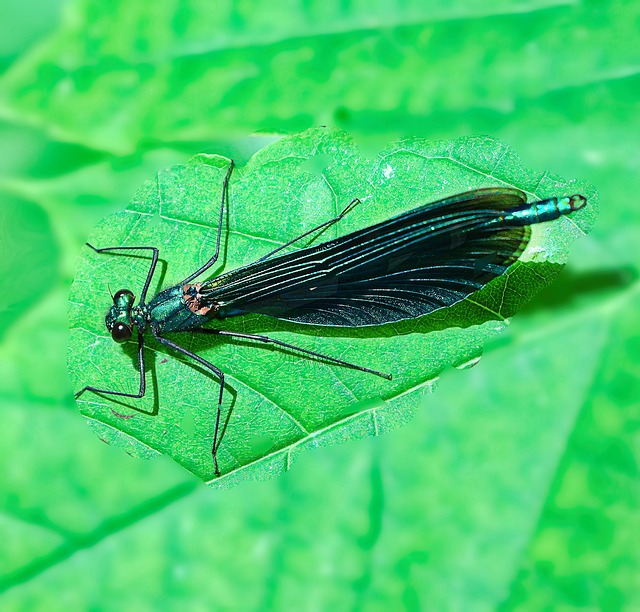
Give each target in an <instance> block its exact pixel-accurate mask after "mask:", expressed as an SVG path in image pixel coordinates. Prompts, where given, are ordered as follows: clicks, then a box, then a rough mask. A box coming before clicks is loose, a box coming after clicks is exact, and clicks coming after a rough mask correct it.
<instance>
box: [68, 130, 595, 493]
mask: <svg viewBox="0 0 640 612" xmlns="http://www.w3.org/2000/svg"><path fill="white" fill-rule="evenodd" d="M227 166H228V160H226V159H224V158H220V157H216V156H205V155H201V156H197V157H195V158H194V159H193V160H191V162H190V163H189V164H187V165H186V166H179V167H175V168H173V169H171V170H169V171H165V172H161V173H159V174H158V176H157V179H155V180H153V181H149V182H148V183H146V184H145V185H144V186H143V187H142V188H141V189H140V190H139V191H138V193H137V194H136V195H135V196H134V198H133V200H132V202H131V204H130V206H129V208H128V210H127V211H126V212H124V213H120V214H117V215H114V216H112V217H109V218H107V219H105V220H104V221H103V222H102V223H101V224H100V225H99V226H98V227H97V228H96V230H95V232H94V233H93V234H92V236H91V238H90V241H91V243H92V244H95V245H97V246H113V245H154V246H157V247H159V248H160V251H161V254H162V258H163V260H164V261H166V267H164V266H163V268H162V273H161V274H160V275H159V278H158V279H157V280H156V285H155V286H154V287H152V289H154V290H156V289H159V288H160V287H161V286H162V287H164V286H169V285H171V284H173V283H175V282H178V281H179V280H180V279H181V278H184V277H186V276H187V275H188V274H189V273H190V272H192V271H193V270H194V269H196V268H197V267H199V266H200V265H201V264H202V263H203V262H204V261H206V259H207V258H208V257H209V256H210V253H211V252H212V249H213V245H214V241H215V236H216V228H215V227H213V226H212V220H213V219H215V218H216V216H217V210H218V206H219V204H218V201H219V198H220V191H221V182H222V179H223V177H224V174H225V172H226V169H227ZM490 185H493V186H495V185H509V186H516V187H519V188H521V189H523V190H524V191H526V192H527V193H528V194H529V195H530V196H531V197H532V198H544V197H549V196H551V195H558V194H563V195H564V194H569V193H575V192H582V193H584V194H585V195H586V196H587V197H588V198H589V201H590V206H589V207H587V209H585V210H583V211H580V213H578V214H575V215H573V216H572V217H571V218H562V219H560V220H558V221H557V222H554V223H549V224H543V225H540V226H536V227H535V228H534V232H533V236H532V240H531V242H530V244H529V246H528V248H527V250H526V251H525V253H524V254H523V256H522V258H521V261H520V262H518V263H517V264H515V265H514V266H513V267H512V268H511V269H510V270H509V272H508V273H507V274H506V275H505V276H504V277H502V278H500V279H496V281H494V282H493V283H491V284H490V285H488V286H487V287H486V288H485V289H483V290H482V291H480V292H477V293H476V294H474V295H473V296H471V297H470V298H468V299H467V300H465V301H463V302H461V303H459V304H457V305H456V306H454V307H453V308H450V309H446V310H441V311H438V312H436V313H433V314H432V315H428V316H426V317H422V318H421V319H418V320H411V321H405V322H401V323H398V324H393V325H386V326H381V327H377V328H365V329H356V330H352V331H351V330H347V331H345V330H337V329H333V330H328V329H323V328H314V327H309V326H304V325H295V324H287V323H283V322H280V321H277V320H275V319H271V318H268V317H258V316H255V317H241V318H237V319H230V320H227V321H224V322H222V324H221V327H224V328H226V329H235V330H240V331H245V332H251V333H254V332H259V333H268V334H269V335H271V336H272V337H274V338H278V339H281V340H284V341H287V342H290V343H292V344H295V345H299V346H301V347H303V348H306V349H310V350H313V351H317V352H321V353H325V354H328V355H333V356H336V357H339V358H340V359H343V360H347V361H350V362H353V363H358V364H361V365H364V366H366V367H369V368H373V369H377V370H379V371H389V370H390V371H391V372H392V373H393V376H394V379H393V381H392V382H389V381H385V380H382V379H378V378H375V377H373V376H371V375H367V374H363V373H361V372H356V371H354V370H349V369H347V368H341V367H337V366H330V365H327V364H323V363H319V362H318V361H314V360H311V359H302V358H300V357H299V356H297V355H293V354H290V353H286V352H282V351H273V350H266V349H264V348H263V347H256V346H250V343H237V342H228V343H220V342H219V341H215V342H212V341H211V340H209V339H205V340H202V338H201V337H200V336H193V337H192V336H191V335H190V334H183V335H182V336H181V340H180V343H181V344H182V345H183V346H185V347H187V348H189V349H190V350H193V351H195V352H197V353H198V354H199V355H201V356H203V357H204V358H205V359H207V360H209V361H211V362H212V363H215V364H216V365H217V366H218V367H219V368H220V369H222V370H223V372H225V375H226V376H227V384H228V388H227V392H226V393H225V409H226V410H227V411H229V415H230V416H229V425H228V428H227V431H226V433H225V436H224V439H223V442H222V445H221V447H220V451H219V460H220V463H221V469H222V471H223V474H224V477H223V478H220V479H217V480H215V481H213V464H212V460H211V436H212V428H213V419H214V414H215V399H214V398H215V394H216V389H215V383H214V382H212V381H211V379H210V378H209V377H206V376H203V374H202V373H201V372H199V371H198V370H197V368H194V366H193V364H190V363H185V361H184V359H182V358H181V357H179V355H177V354H172V353H166V351H164V350H162V349H161V347H160V346H159V345H157V344H155V343H154V342H149V349H150V350H148V351H147V355H148V360H149V362H150V363H149V365H148V368H149V376H150V379H151V380H152V381H153V383H152V384H151V385H150V387H151V388H150V391H149V393H148V394H147V396H146V397H145V398H144V399H143V400H140V401H138V400H136V403H135V406H136V407H138V408H143V409H144V410H146V411H147V412H149V413H155V412H157V415H156V414H153V415H151V414H150V415H143V414H140V413H139V412H136V411H133V410H131V408H130V407H129V406H130V405H131V402H127V401H117V402H114V401H110V400H108V399H106V398H103V397H99V396H97V395H94V394H89V393H85V394H84V395H83V396H82V397H81V398H80V400H79V404H80V407H81V411H82V413H83V414H84V415H85V416H86V417H87V418H88V419H89V421H90V422H91V424H92V426H93V427H94V428H95V429H96V430H97V431H98V432H99V434H100V436H101V437H102V438H104V439H107V440H109V441H110V442H111V443H114V444H117V445H121V446H124V447H126V448H127V449H128V450H129V452H133V453H137V454H140V455H142V456H150V455H152V454H154V453H163V454H167V455H169V456H170V457H172V458H173V459H175V460H176V461H177V462H178V463H180V464H181V465H183V466H184V467H185V468H186V469H188V470H189V471H191V472H193V473H194V474H196V475H197V476H199V477H200V478H202V479H204V480H206V481H213V483H214V484H216V485H217V486H223V485H228V484H231V483H232V482H235V481H237V480H238V479H239V478H246V477H249V476H250V477H253V478H262V477H266V476H270V475H273V474H278V473H281V472H282V471H284V470H286V469H288V467H289V466H290V464H291V462H292V460H293V459H294V458H295V457H296V456H297V455H298V453H299V452H300V451H301V450H302V449H304V448H313V447H318V446H324V445H326V444H330V443H335V442H338V441H343V440H350V439H356V438H359V437H362V436H365V435H379V434H381V433H384V432H385V431H388V430H390V429H393V428H395V427H398V426H399V425H401V424H403V423H405V422H406V421H407V420H409V418H410V417H411V415H412V411H413V407H414V406H416V405H418V403H419V401H420V400H419V398H422V397H424V396H425V394H428V392H429V391H430V389H431V388H432V386H433V384H434V383H435V381H436V380H437V378H438V377H439V375H440V373H441V372H442V371H443V370H444V369H445V368H446V367H448V366H451V365H454V366H458V367H464V366H465V365H467V364H472V363H475V361H476V360H477V358H479V356H480V355H481V352H482V345H483V343H484V342H485V341H486V340H487V339H489V338H491V337H493V336H495V334H497V333H498V332H499V331H501V330H502V329H503V328H504V326H505V324H506V318H507V317H509V316H511V315H512V314H513V313H514V312H516V311H517V310H518V309H519V308H520V307H522V305H524V304H525V303H526V302H527V301H528V299H529V298H530V297H531V296H532V295H533V294H534V293H535V292H536V291H537V290H539V289H540V288H541V287H543V286H544V285H545V284H546V283H547V282H548V281H549V280H550V279H552V278H553V277H554V276H555V274H556V273H557V271H558V269H559V268H560V267H561V264H562V263H563V262H564V261H565V259H566V256H567V251H568V247H569V244H570V243H571V241H572V240H573V239H574V238H576V237H578V236H580V235H581V234H582V233H584V232H585V231H586V230H587V229H588V228H589V227H590V225H591V223H592V222H593V219H594V215H595V210H596V207H595V203H594V193H593V190H592V188H591V187H590V186H588V185H586V184H578V183H576V182H567V181H563V180H561V179H559V178H558V177H554V176H551V175H549V174H547V173H544V172H543V173H539V172H538V173H536V172H531V171H527V170H526V169H524V168H523V167H522V165H521V163H520V161H519V160H518V158H517V156H516V155H515V154H514V153H513V152H512V151H511V150H510V149H509V148H508V147H506V145H504V144H502V143H499V142H497V141H495V140H492V139H489V138H463V139H460V140H457V141H453V142H449V143H446V142H435V143H430V142H428V141H425V140H421V139H407V140H404V141H401V142H397V143H394V144H392V145H390V146H389V147H388V148H387V149H386V150H385V151H383V152H381V153H380V155H379V156H378V157H377V158H375V159H373V160H367V159H365V158H363V157H362V156H361V155H360V153H359V152H358V149H357V148H356V146H355V145H354V144H353V142H352V141H351V140H350V139H349V137H348V136H347V135H346V134H344V133H342V132H338V131H332V130H324V129H315V130H309V131H307V132H304V133H302V134H299V135H297V136H292V137H289V138H286V139H283V140H281V141H279V142H277V143H275V144H273V145H271V146H270V147H268V148H266V149H264V150H262V151H260V152H259V153H258V154H256V155H255V156H254V157H253V158H252V159H251V160H250V162H249V163H248V164H247V166H246V167H245V168H240V169H238V170H236V171H235V172H234V174H233V177H232V182H231V187H230V221H229V232H228V236H227V241H226V247H225V254H226V257H225V259H224V262H223V263H221V265H220V266H218V268H217V270H216V271H215V272H216V273H217V272H219V271H221V270H222V269H223V267H224V269H233V268H236V267H238V266H240V265H243V264H246V263H249V262H251V261H253V260H255V259H256V258H258V257H260V256H262V255H265V254H266V253H268V252H269V251H271V250H272V249H273V248H274V247H276V246H278V245H281V244H283V243H285V242H287V241H288V240H290V239H291V238H293V237H295V236H297V235H300V234H301V233H303V232H304V231H306V230H308V229H310V228H311V227H313V226H315V225H317V224H319V223H321V222H322V221H326V220H327V219H329V218H332V217H333V216H335V215H336V213H337V212H338V211H339V210H341V209H342V208H344V206H346V204H347V203H348V202H349V201H350V200H351V199H352V198H353V197H359V198H360V199H361V200H362V204H361V205H360V206H358V207H357V208H356V209H355V210H354V211H352V212H351V213H350V214H349V215H347V217H345V218H344V219H343V220H342V221H341V222H340V223H339V224H336V225H335V226H333V227H332V228H331V229H330V231H328V232H325V234H324V235H323V237H322V239H326V238H328V237H329V234H330V233H333V235H339V234H344V233H348V232H350V231H353V230H355V229H357V228H360V227H363V226H367V225H370V224H372V223H374V222H377V221H381V220H383V219H386V218H389V217H391V216H393V215H394V214H397V213H399V212H401V211H404V210H409V209H411V208H414V207H416V206H418V205H420V204H423V203H425V202H429V201H433V200H436V199H439V198H441V197H444V196H446V195H451V194H454V193H458V192H462V191H466V190H469V189H473V188H477V187H482V186H490ZM140 255H141V256H139V257H137V258H135V257H134V258H132V257H126V256H105V255H100V254H96V253H93V252H90V253H86V254H85V257H84V258H83V259H82V261H81V264H80V267H79V270H78V273H77V276H76V280H75V282H74V285H73V288H72V291H71V296H70V320H71V328H72V330H71V344H70V357H69V368H70V372H71V374H72V378H73V379H74V384H75V387H76V389H80V388H81V387H83V386H84V385H86V384H90V385H94V386H98V387H101V388H107V389H114V390H120V391H122V390H126V391H128V392H131V391H133V390H135V389H137V384H138V383H137V372H136V369H135V367H136V351H135V347H134V346H133V343H129V344H128V345H126V346H125V348H124V350H123V349H122V348H121V347H119V346H117V345H115V344H114V343H113V341H112V340H111V338H110V336H109V334H108V333H107V331H106V329H105V328H104V319H103V317H104V312H105V310H106V308H107V307H108V305H109V303H110V299H109V290H111V291H115V290H116V289H119V288H121V287H129V288H132V289H133V290H134V292H138V293H139V291H140V287H141V284H142V283H143V281H144V278H145V275H146V269H147V268H148V258H145V257H144V256H143V254H142V252H141V253H140ZM176 338H177V336H176ZM185 423H186V424H187V425H185ZM192 429H193V430H194V431H195V433H194V434H193V435H192V432H191V431H190V430H192Z"/></svg>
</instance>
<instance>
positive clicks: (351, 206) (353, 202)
mask: <svg viewBox="0 0 640 612" xmlns="http://www.w3.org/2000/svg"><path fill="white" fill-rule="evenodd" d="M358 204H360V200H359V199H358V198H354V199H353V200H351V202H350V203H349V205H348V206H347V207H346V208H345V209H344V210H343V211H342V212H341V213H340V214H339V215H338V216H337V217H334V218H333V219H329V221H325V222H324V223H321V224H320V225H318V226H317V227H314V228H313V229H310V230H309V231H307V232H305V233H304V234H301V235H300V236H298V237H297V238H294V239H293V240H289V242H287V243H286V244H283V245H282V246H279V247H278V248H277V249H274V250H273V251H271V252H270V253H267V254H266V255H265V256H264V257H261V258H260V259H258V260H257V261H264V260H265V259H269V258H270V257H273V256H274V255H275V254H276V253H278V252H280V251H282V249H286V248H287V247H288V246H290V245H292V244H293V243H294V242H298V240H302V239H303V238H306V237H307V236H309V234H313V232H317V231H318V230H322V229H325V228H327V227H329V226H330V225H333V224H334V223H337V222H338V221H340V219H342V217H344V216H345V215H346V214H347V213H348V212H351V210H353V209H354V208H355V207H356V206H357V205H358Z"/></svg>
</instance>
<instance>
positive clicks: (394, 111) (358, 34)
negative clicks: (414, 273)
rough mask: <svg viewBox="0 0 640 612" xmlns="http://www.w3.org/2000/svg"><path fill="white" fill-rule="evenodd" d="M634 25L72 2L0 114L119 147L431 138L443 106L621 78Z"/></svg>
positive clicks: (622, 12) (457, 7) (533, 7)
mask: <svg viewBox="0 0 640 612" xmlns="http://www.w3.org/2000/svg"><path fill="white" fill-rule="evenodd" d="M621 5H623V6H624V9H623V8H622V7H621ZM330 7H332V8H330ZM510 13H511V14H510ZM489 15H498V16H494V17H493V18H491V19H488V18H487V16H489ZM483 17H485V18H484V19H483ZM637 19H638V6H637V5H635V4H629V3H622V2H611V3H607V4H606V5H605V6H602V5H601V4H600V3H595V2H592V3H573V2H567V1H565V0H532V1H529V2H518V3H514V2H507V1H505V0H500V2H493V3H491V4H489V3H479V2H477V0H466V1H460V2H455V3H450V2H443V1H439V2H437V3H433V2H430V3H428V4H426V3H424V2H418V1H417V0H412V1H411V2H393V3H388V2H383V1H379V2H376V3H363V2H360V3H348V4H347V5H346V6H344V5H342V4H340V3H338V4H337V5H333V4H331V5H328V4H326V3H320V4H317V5H316V3H309V2H301V1H292V2H287V3H285V4H282V5H274V6H271V5H270V6H269V7H268V9H265V8H258V7H257V6H256V4H255V3H247V4H246V5H245V4H242V5H237V3H234V2H232V1H231V0H227V1H226V2H216V3H195V2H194V3H191V4H187V5H185V7H183V8H180V9H179V8H177V7H176V6H175V5H174V4H173V3H161V4H157V5H155V6H154V7H150V6H149V3H148V2H144V1H141V0H137V1H131V0H111V1H110V2H100V3H92V2H82V3H80V2H78V3H77V4H74V5H72V6H71V9H70V10H69V13H68V18H67V20H66V22H65V23H64V26H63V27H62V28H61V29H60V31H59V32H58V33H57V34H56V35H55V36H52V37H51V38H50V39H49V40H48V41H46V43H44V44H43V45H41V46H39V47H38V48H37V49H35V50H34V51H33V53H31V54H29V55H27V56H25V57H24V58H23V59H22V61H21V62H18V63H17V64H16V65H15V66H14V67H12V69H11V70H10V71H9V72H8V74H7V79H6V81H5V85H4V87H3V90H2V92H1V93H0V98H1V99H0V113H4V114H6V115H9V116H18V117H24V118H26V119H28V120H29V121H30V122H33V123H36V124H38V125H44V126H46V128H47V129H48V130H50V131H51V132H52V133H54V134H55V135H56V136H57V137H60V138H62V139H65V140H72V141H73V142H77V143H82V144H84V145H86V146H88V147H93V148H98V149H102V150H107V151H112V152H116V153H118V154H123V153H130V152H131V151H132V150H134V149H135V148H136V146H137V145H138V143H140V142H145V141H146V142H148V141H150V140H151V141H159V142H171V141H176V140H180V141H185V140H193V139H215V138H219V137H220V134H236V135H237V134H241V135H244V134H246V133H247V132H252V131H255V130H276V131H279V132H282V131H285V132H289V131H295V130H301V129H304V128H307V127H311V126H314V125H326V124H335V125H339V126H342V127H344V128H346V129H350V130H351V131H353V132H357V133H360V134H365V135H371V134H376V133H383V134H421V133H434V130H441V129H443V127H442V125H443V124H444V125H446V122H443V121H442V115H443V114H445V115H456V116H457V115H459V114H460V113H461V112H462V113H466V115H467V117H471V118H475V116H481V117H482V116H483V115H491V116H495V117H497V118H498V119H499V120H503V117H504V115H505V114H507V113H509V112H510V111H512V109H513V108H514V107H516V106H517V105H518V104H520V103H523V102H524V103H527V102H528V101H529V100H531V99H532V98H535V97H537V96H539V95H540V94H541V93H543V92H548V91H559V90H564V89H566V88H571V87H575V86H578V85H581V84H583V83H586V82H595V81H599V80H602V79H606V78H611V75H615V76H616V77H617V76H619V75H620V74H621V73H623V74H624V73H628V72H629V71H631V70H632V68H630V67H632V66H635V65H637V63H638V61H639V60H640V51H638V48H637V47H638V45H633V44H630V42H629V41H632V40H634V39H635V36H636V34H637V32H636V23H637ZM488 21H490V23H491V27H487V22H488ZM603 46H604V47H606V52H603V51H602V48H603ZM452 75H460V78H452ZM114 101H117V102H116V104H114ZM467 125H468V124H465V128H464V130H463V131H464V132H469V130H468V127H467ZM457 133H460V131H459V132H457Z"/></svg>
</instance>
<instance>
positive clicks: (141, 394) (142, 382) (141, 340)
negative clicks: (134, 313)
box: [74, 332, 148, 414]
mask: <svg viewBox="0 0 640 612" xmlns="http://www.w3.org/2000/svg"><path fill="white" fill-rule="evenodd" d="M138 369H139V371H140V388H139V390H138V392H137V393H125V392H124V391H110V390H109V389H98V388H97V387H92V386H86V387H83V388H82V389H80V391H78V392H77V393H76V394H75V395H74V397H75V398H76V399H78V398H79V397H80V396H81V395H82V394H83V393H84V392H85V391H93V393H101V394H102V395H117V396H118V397H132V398H136V399H140V398H141V397H144V394H145V392H146V390H147V378H146V374H145V371H144V337H143V336H142V334H141V333H139V332H138ZM133 409H134V410H138V412H144V413H146V411H145V410H139V409H137V408H133ZM147 414H148V413H147Z"/></svg>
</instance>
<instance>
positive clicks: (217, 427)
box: [151, 327, 224, 476]
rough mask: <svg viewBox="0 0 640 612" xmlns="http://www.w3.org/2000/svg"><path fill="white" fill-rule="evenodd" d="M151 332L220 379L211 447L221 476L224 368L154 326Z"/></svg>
mask: <svg viewBox="0 0 640 612" xmlns="http://www.w3.org/2000/svg"><path fill="white" fill-rule="evenodd" d="M151 332H152V333H153V335H154V337H155V338H156V340H157V341H158V342H161V343H162V344H164V345H165V346H168V347H170V348H172V349H174V350H176V351H178V352H179V353H182V354H183V355H186V356H187V357H190V358H191V359H193V360H194V361H195V362H197V363H199V364H200V365H201V366H204V367H205V368H207V369H208V370H210V371H211V372H213V374H215V375H216V376H217V377H218V379H219V381H220V392H219V394H218V410H217V413H216V423H215V428H214V431H213V445H212V447H211V455H212V456H213V468H214V470H215V474H216V476H220V470H219V469H218V457H217V453H218V447H219V446H220V442H221V440H218V434H219V431H220V417H221V414H222V398H223V394H224V374H223V372H222V370H220V369H218V368H217V367H216V366H214V365H213V364H212V363H210V362H208V361H207V360H206V359H203V358H202V357H200V356H199V355H196V354H195V353H192V352H191V351H188V350H187V349H186V348H184V347H182V346H180V345H179V344H176V343H175V342H172V341H171V340H169V339H168V338H165V337H164V336H161V335H160V334H159V333H158V332H157V331H156V330H155V329H153V327H152V328H151Z"/></svg>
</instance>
